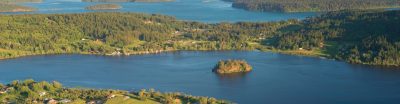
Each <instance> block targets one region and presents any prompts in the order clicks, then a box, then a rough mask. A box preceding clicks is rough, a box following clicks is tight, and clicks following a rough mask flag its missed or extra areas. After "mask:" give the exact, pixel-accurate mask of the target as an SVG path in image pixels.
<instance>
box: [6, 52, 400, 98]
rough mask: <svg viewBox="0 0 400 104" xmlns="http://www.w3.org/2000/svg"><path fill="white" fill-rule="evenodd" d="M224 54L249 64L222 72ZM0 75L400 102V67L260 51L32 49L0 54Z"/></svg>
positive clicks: (195, 91)
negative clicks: (32, 52)
mask: <svg viewBox="0 0 400 104" xmlns="http://www.w3.org/2000/svg"><path fill="white" fill-rule="evenodd" d="M222 59H245V60H246V61H248V63H249V64H251V65H252V66H253V68H254V70H253V71H252V72H250V73H247V74H240V75H230V76H220V75H217V74H215V73H213V72H212V71H211V70H212V68H213V67H214V65H215V64H216V63H217V62H218V61H219V60H222ZM0 66H1V68H0V82H1V83H9V82H10V81H12V80H16V79H20V80H23V79H27V78H33V79H35V80H47V81H52V80H57V81H60V82H62V83H63V84H64V85H65V86H68V87H88V88H113V89H124V90H138V89H141V88H155V89H157V90H161V91H168V92H171V91H180V92H184V93H188V94H192V95H199V96H211V97H216V98H221V99H227V100H231V101H234V102H237V103H240V104H399V102H400V101H399V99H400V89H399V88H400V80H399V79H400V70H392V69H385V68H379V67H368V66H363V65H351V64H347V63H345V62H340V61H334V60H328V59H321V58H312V57H304V56H292V55H284V54H277V53H268V52H257V51H180V52H168V53H162V54H150V55H134V56H126V57H108V56H96V55H47V56H29V57H22V58H17V59H9V60H2V61H0Z"/></svg>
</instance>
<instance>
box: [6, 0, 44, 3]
mask: <svg viewBox="0 0 400 104" xmlns="http://www.w3.org/2000/svg"><path fill="white" fill-rule="evenodd" d="M41 2H43V0H1V1H0V3H41Z"/></svg>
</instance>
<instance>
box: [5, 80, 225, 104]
mask: <svg viewBox="0 0 400 104" xmlns="http://www.w3.org/2000/svg"><path fill="white" fill-rule="evenodd" d="M0 103H2V104H3V103H4V104H161V103H162V104H230V103H231V102H229V101H225V100H218V99H215V98H210V97H199V96H191V95H185V94H182V93H177V92H175V93H161V92H159V91H155V90H154V89H149V90H146V89H143V90H140V91H122V90H105V89H79V88H65V87H63V86H62V84H61V83H60V82H57V81H53V82H51V83H50V82H46V81H41V82H36V81H34V80H32V79H27V80H24V81H18V80H16V81H13V82H11V83H10V84H7V85H3V84H0Z"/></svg>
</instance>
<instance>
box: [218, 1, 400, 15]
mask: <svg viewBox="0 0 400 104" xmlns="http://www.w3.org/2000/svg"><path fill="white" fill-rule="evenodd" d="M225 1H227V0H225ZM228 1H234V2H233V5H232V6H233V7H235V8H242V9H246V10H251V11H267V12H271V11H272V12H311V11H337V10H345V9H378V8H398V7H400V1H399V0H228Z"/></svg>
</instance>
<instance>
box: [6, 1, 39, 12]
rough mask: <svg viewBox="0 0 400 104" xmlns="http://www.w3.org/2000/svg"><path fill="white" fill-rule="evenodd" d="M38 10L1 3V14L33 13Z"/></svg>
mask: <svg viewBox="0 0 400 104" xmlns="http://www.w3.org/2000/svg"><path fill="white" fill-rule="evenodd" d="M33 11H36V8H33V7H27V6H20V5H16V4H5V3H0V12H33Z"/></svg>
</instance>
